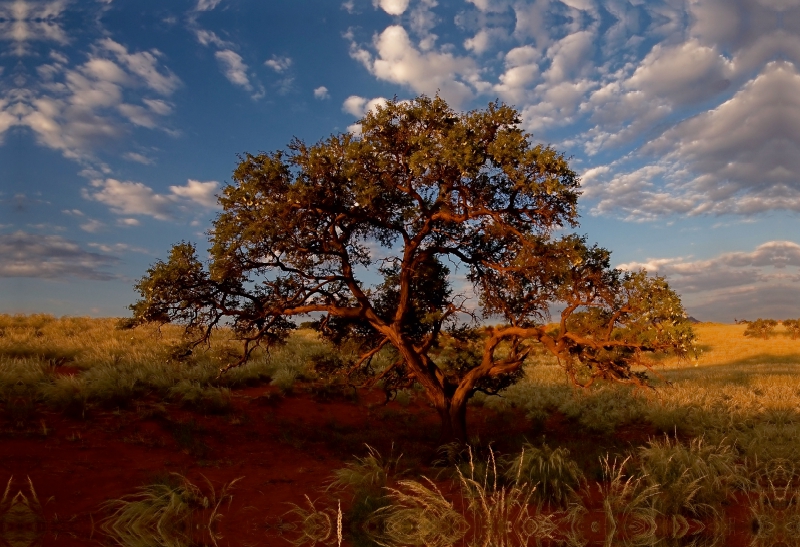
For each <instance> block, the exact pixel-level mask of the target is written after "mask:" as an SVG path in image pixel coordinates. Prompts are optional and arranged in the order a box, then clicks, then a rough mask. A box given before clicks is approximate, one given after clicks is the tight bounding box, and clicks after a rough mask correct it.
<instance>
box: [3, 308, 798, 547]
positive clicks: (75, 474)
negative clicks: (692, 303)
mask: <svg viewBox="0 0 800 547" xmlns="http://www.w3.org/2000/svg"><path fill="white" fill-rule="evenodd" d="M118 324H119V323H118V320H115V319H87V318H62V319H55V318H53V317H50V316H0V405H1V409H0V410H1V412H2V414H1V415H0V442H2V445H0V446H2V450H0V471H2V473H3V475H0V480H2V481H4V482H5V481H8V482H7V485H8V487H7V488H5V493H4V495H3V497H2V501H0V524H2V526H0V534H2V535H0V545H5V544H8V545H14V546H15V547H16V546H17V545H20V546H21V545H26V546H27V545H34V544H37V545H38V544H51V543H56V542H58V543H59V544H64V543H67V544H70V542H74V543H75V544H76V545H77V544H81V545H83V544H85V541H86V540H87V539H88V538H92V539H93V540H97V541H100V542H101V543H104V544H122V545H169V546H175V547H178V546H184V545H185V546H188V545H199V544H219V545H223V544H230V545H281V544H285V545H288V543H287V541H291V542H296V543H297V544H308V545H311V544H313V543H314V542H316V543H318V544H324V545H338V544H339V543H341V544H342V545H346V544H349V545H392V546H395V545H396V546H400V545H437V546H442V547H444V546H446V545H467V544H472V545H487V546H488V545H509V546H510V545H535V544H553V545H587V544H593V545H594V544H596V545H603V544H605V545H753V546H761V545H764V546H766V545H800V411H798V409H800V375H798V367H799V366H800V340H792V339H791V337H790V336H789V335H788V333H787V332H785V331H783V330H781V328H780V327H779V328H778V330H777V332H776V333H775V335H773V336H772V337H770V338H769V339H767V340H764V339H757V338H747V337H745V336H744V335H743V333H744V330H745V328H746V327H745V325H721V324H707V323H702V324H698V325H696V326H695V331H696V334H697V337H698V344H699V345H698V348H699V350H700V352H699V354H698V355H697V356H696V358H692V359H689V360H683V361H681V360H676V359H665V360H662V361H661V362H658V363H656V365H655V367H654V371H655V374H652V373H651V374H650V376H651V382H652V384H653V386H654V387H655V389H652V390H650V389H631V388H630V387H627V386H619V385H608V384H599V385H594V386H592V387H591V388H589V389H585V390H580V389H577V388H575V387H573V386H571V385H570V384H569V383H568V382H567V381H566V378H565V375H564V371H563V369H562V368H561V366H560V364H559V363H558V362H557V361H555V360H554V359H553V358H551V357H548V356H546V355H545V354H544V353H540V354H537V355H534V356H533V357H530V358H529V362H528V363H527V364H526V374H525V377H524V378H523V380H522V381H520V382H519V383H518V384H516V385H514V386H512V387H510V388H508V389H506V390H505V391H504V392H503V393H501V396H487V395H484V394H481V393H478V394H476V395H475V396H474V397H473V399H472V402H471V403H470V407H469V414H468V425H469V432H470V437H471V440H470V443H469V444H468V445H463V446H459V445H457V444H450V445H443V446H439V444H438V436H437V434H438V427H437V417H436V415H435V412H433V409H431V408H430V406H429V405H428V403H427V401H426V400H425V397H424V394H423V393H422V392H421V391H419V390H416V389H414V388H411V389H407V390H404V391H400V392H398V393H397V394H396V395H393V396H392V397H391V401H389V402H387V395H386V394H385V393H384V392H383V391H382V390H381V389H380V388H379V387H378V388H375V389H373V390H369V391H368V390H359V389H355V388H353V387H351V386H348V385H346V384H345V383H344V382H343V381H342V380H341V379H337V378H326V377H322V376H320V375H319V374H318V373H317V372H315V370H314V368H313V367H312V365H311V363H312V362H313V361H314V357H315V356H318V355H324V354H326V353H329V352H331V351H333V350H332V349H331V348H330V347H329V346H327V345H326V344H325V343H324V342H322V341H321V340H320V339H319V338H318V337H317V335H316V333H315V332H313V331H310V330H302V329H301V330H298V331H297V332H296V333H295V334H293V335H292V337H291V338H290V339H289V342H288V344H287V345H286V346H283V347H278V348H274V349H272V350H271V352H270V353H269V354H267V353H266V352H260V353H258V352H257V353H256V354H255V355H254V357H253V358H252V359H251V362H250V363H248V364H247V365H245V366H243V367H240V368H236V369H233V370H230V371H229V372H228V373H226V374H225V375H223V376H221V377H219V376H218V374H217V371H218V369H219V368H220V367H221V366H223V365H225V364H227V363H228V362H230V361H231V360H233V359H235V357H236V352H237V349H238V348H239V346H238V344H237V343H236V341H235V340H232V339H231V338H230V336H231V334H230V333H228V332H226V331H220V332H219V333H217V335H216V336H215V338H214V339H213V342H212V343H211V344H210V346H208V347H204V346H201V347H198V348H195V349H194V350H190V348H189V347H188V346H186V345H185V344H184V343H183V342H182V338H181V330H180V329H179V328H177V327H172V326H164V327H162V328H161V329H160V330H159V329H156V328H155V327H138V328H136V329H120V328H118ZM381 358H382V357H381V356H380V355H379V356H378V357H377V360H378V363H377V365H378V367H377V368H378V369H380V364H381V361H380V359H381ZM386 364H388V360H387V362H386ZM306 496H307V497H306ZM287 502H288V503H293V504H295V505H287ZM287 511H289V512H288V513H287Z"/></svg>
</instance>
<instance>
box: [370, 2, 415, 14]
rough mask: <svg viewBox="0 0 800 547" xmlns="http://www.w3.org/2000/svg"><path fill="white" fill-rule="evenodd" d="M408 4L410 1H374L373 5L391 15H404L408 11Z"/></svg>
mask: <svg viewBox="0 0 800 547" xmlns="http://www.w3.org/2000/svg"><path fill="white" fill-rule="evenodd" d="M408 2H409V0H372V5H373V6H375V8H376V9H377V8H380V9H382V10H383V11H385V12H386V13H388V14H389V15H403V12H405V11H406V9H408Z"/></svg>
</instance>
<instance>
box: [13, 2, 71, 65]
mask: <svg viewBox="0 0 800 547" xmlns="http://www.w3.org/2000/svg"><path fill="white" fill-rule="evenodd" d="M67 4H68V2H67V1H66V0H55V1H51V2H31V1H26V0H15V1H13V2H3V3H0V40H3V41H9V42H12V44H13V45H12V50H11V51H7V53H11V54H13V55H16V56H18V57H21V56H24V55H28V54H30V53H31V51H30V49H29V47H28V43H29V42H33V41H49V42H55V43H58V44H62V45H63V44H66V43H67V42H68V41H69V38H68V36H67V33H66V32H65V31H64V29H63V28H62V26H61V16H62V14H63V12H64V11H65V9H66V7H67Z"/></svg>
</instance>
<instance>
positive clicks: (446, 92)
mask: <svg viewBox="0 0 800 547" xmlns="http://www.w3.org/2000/svg"><path fill="white" fill-rule="evenodd" d="M373 45H374V48H375V51H376V54H375V55H374V56H373V55H372V54H371V53H370V52H369V51H367V50H366V49H364V48H361V47H359V46H358V45H356V44H355V43H353V44H351V50H350V55H351V57H353V58H354V59H356V60H358V61H359V62H361V63H362V64H363V65H364V66H365V67H366V68H367V69H368V70H369V71H370V72H371V73H372V74H373V75H375V77H377V78H378V79H380V80H385V81H388V82H392V83H396V84H400V85H405V86H408V87H410V88H411V89H412V90H414V91H415V92H416V93H425V94H427V95H433V94H435V93H437V92H439V93H440V94H441V95H442V97H444V98H445V99H446V100H447V101H448V102H450V103H451V104H453V105H454V106H458V105H460V104H461V103H463V102H464V101H466V100H467V99H470V98H472V97H473V96H474V93H475V92H474V89H476V88H486V87H487V86H488V84H486V83H484V82H483V81H482V80H481V78H480V74H479V71H478V67H477V65H476V63H475V61H474V59H472V58H470V57H461V56H457V55H454V54H453V53H450V52H448V51H443V50H439V51H433V50H432V51H422V50H420V49H417V47H415V46H414V44H413V43H412V41H411V38H410V37H409V35H408V32H407V31H406V30H405V29H404V28H403V27H402V26H400V25H392V26H389V27H387V28H386V29H385V30H384V31H383V32H382V33H380V34H379V35H377V36H376V37H375V40H374V44H373Z"/></svg>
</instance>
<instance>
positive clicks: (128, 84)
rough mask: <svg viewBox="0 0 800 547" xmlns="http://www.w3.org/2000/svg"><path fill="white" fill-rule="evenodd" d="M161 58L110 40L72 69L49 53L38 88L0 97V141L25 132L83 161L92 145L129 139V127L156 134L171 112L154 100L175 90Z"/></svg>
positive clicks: (59, 56) (174, 78)
mask: <svg viewBox="0 0 800 547" xmlns="http://www.w3.org/2000/svg"><path fill="white" fill-rule="evenodd" d="M161 57H162V55H161V54H160V53H159V52H158V51H157V50H149V51H134V52H131V51H129V50H128V49H127V48H126V47H125V46H123V45H121V44H119V43H117V42H115V41H114V40H112V39H110V38H104V39H102V40H100V41H98V42H96V43H95V44H94V45H93V46H92V48H91V52H90V53H89V55H88V59H87V60H86V61H85V62H84V63H83V64H80V65H77V66H74V67H68V66H67V64H68V59H67V58H66V57H65V56H64V55H63V54H62V53H59V52H51V53H50V55H49V57H48V59H47V60H46V62H45V63H44V64H41V65H39V66H38V67H37V74H38V75H39V77H40V80H39V82H38V84H36V85H25V86H24V87H23V86H20V87H17V88H13V89H11V90H7V91H6V92H5V93H4V94H3V95H2V96H0V135H2V133H3V131H4V130H6V129H8V128H10V127H13V126H21V127H27V128H28V129H30V130H31V131H33V133H34V135H35V136H36V139H37V141H38V142H39V144H42V145H44V146H47V147H49V148H53V149H55V150H60V151H61V152H62V153H63V154H64V156H66V157H69V158H73V159H79V160H85V159H87V158H91V157H92V153H93V150H94V149H95V148H96V147H97V146H98V145H101V144H105V143H107V142H108V141H109V140H115V139H119V138H120V137H122V136H123V135H125V134H127V133H129V131H130V125H129V124H133V125H135V126H140V127H145V128H150V129H156V128H160V127H161V125H162V124H163V117H164V116H167V115H169V114H170V113H171V107H170V106H169V104H168V103H167V102H166V101H165V100H163V99H162V98H158V96H161V97H168V96H169V95H170V94H172V93H173V92H174V91H175V90H176V89H177V88H178V87H179V86H180V85H181V82H180V79H178V77H177V76H176V75H175V74H174V73H172V72H171V71H170V70H169V69H167V68H165V67H163V66H162V64H161V62H160V60H159V59H160V58H161ZM143 88H144V89H145V90H146V91H144V93H142V92H141V90H142V89H143Z"/></svg>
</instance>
